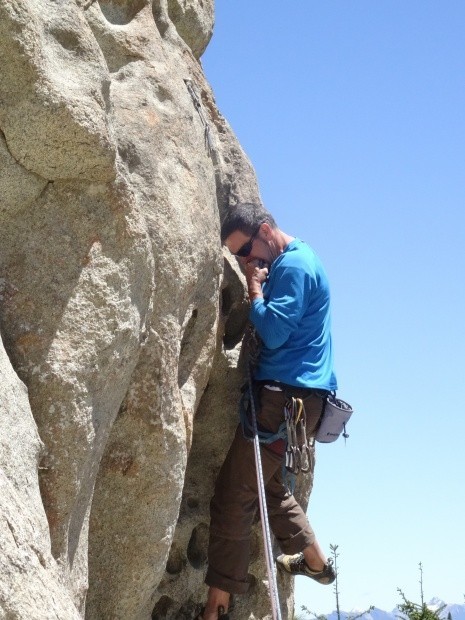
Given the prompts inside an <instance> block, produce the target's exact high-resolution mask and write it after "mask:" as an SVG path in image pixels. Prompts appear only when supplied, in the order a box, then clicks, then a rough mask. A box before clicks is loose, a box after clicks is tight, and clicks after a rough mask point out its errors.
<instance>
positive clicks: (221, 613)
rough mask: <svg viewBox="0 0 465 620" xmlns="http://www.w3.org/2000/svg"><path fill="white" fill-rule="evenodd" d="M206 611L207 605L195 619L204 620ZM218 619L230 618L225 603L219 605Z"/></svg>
mask: <svg viewBox="0 0 465 620" xmlns="http://www.w3.org/2000/svg"><path fill="white" fill-rule="evenodd" d="M204 611H205V607H204V608H203V609H202V611H201V612H200V613H199V615H198V616H196V617H195V620H203V612H204ZM218 620H229V616H228V614H227V613H225V611H224V607H223V605H220V606H219V607H218Z"/></svg>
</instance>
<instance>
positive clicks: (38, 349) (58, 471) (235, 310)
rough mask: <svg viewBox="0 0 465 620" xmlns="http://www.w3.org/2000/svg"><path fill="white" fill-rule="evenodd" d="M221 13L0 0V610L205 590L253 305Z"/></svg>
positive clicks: (122, 1) (103, 611)
mask: <svg viewBox="0 0 465 620" xmlns="http://www.w3.org/2000/svg"><path fill="white" fill-rule="evenodd" d="M212 28H213V0H153V2H152V1H151V0H59V1H58V0H0V63H1V66H2V77H1V80H0V332H1V335H2V337H3V342H4V345H5V349H6V351H7V352H8V356H9V359H8V357H7V356H6V354H5V353H4V351H3V349H2V350H1V352H0V353H1V355H0V362H1V379H2V381H1V384H0V443H1V446H2V452H1V454H0V484H1V493H0V510H1V513H0V514H1V517H2V521H1V525H0V528H1V529H0V539H1V545H0V617H1V618H8V620H10V619H11V620H13V619H16V618H17V619H23V618H26V617H27V618H33V619H37V620H40V619H44V620H49V619H51V618H59V619H61V620H70V619H73V618H79V617H81V618H82V617H84V616H85V617H86V618H88V619H89V620H110V619H111V620H118V619H123V618H124V619H125V620H139V619H140V620H146V619H148V618H151V617H152V618H165V617H166V618H184V617H185V618H189V617H191V615H192V612H193V611H195V610H198V609H199V608H200V604H201V601H202V600H203V599H204V596H205V589H204V587H203V586H202V585H201V584H202V579H203V574H204V569H205V559H206V556H205V546H206V532H207V529H208V502H207V499H206V498H207V497H209V495H210V494H211V491H212V486H213V478H214V474H215V471H217V469H218V467H219V465H220V463H221V461H222V459H223V457H224V453H225V450H226V446H227V444H228V442H229V439H230V437H231V436H232V432H233V428H234V426H235V406H236V405H235V403H236V401H237V395H238V390H239V386H240V383H241V375H240V370H239V369H238V368H237V359H238V352H237V349H234V347H236V346H237V345H238V343H239V342H240V339H241V336H242V333H243V329H244V325H245V321H246V316H247V304H246V301H245V297H244V287H243V280H242V276H241V274H240V273H239V272H238V270H237V266H236V265H235V261H234V260H233V259H231V257H229V256H223V253H222V250H221V247H220V240H219V226H220V218H221V216H222V214H223V213H224V212H225V210H226V209H228V208H230V207H231V206H232V205H234V204H235V203H236V202H237V201H238V200H260V198H259V192H258V188H257V183H256V179H255V175H254V172H253V169H252V167H251V165H250V163H249V161H248V160H247V158H246V156H245V155H244V153H243V151H242V149H241V147H240V145H239V144H238V142H237V140H236V138H235V136H234V135H233V133H232V132H231V129H230V127H229V126H228V124H227V122H226V121H225V119H224V118H223V117H222V116H221V114H220V113H219V111H218V110H217V108H216V105H215V102H214V98H213V95H212V93H211V90H210V88H209V85H208V84H207V83H206V81H205V77H204V75H203V72H202V68H201V65H200V62H199V58H200V56H201V54H202V52H203V51H204V49H205V47H206V46H207V44H208V41H209V39H210V36H211V33H212ZM9 360H11V365H10V361H9ZM13 368H14V370H13ZM24 386H27V393H26V388H25V387H24ZM207 388H208V389H207ZM27 394H28V396H29V398H28V397H27ZM225 403H226V404H225ZM29 406H30V409H29ZM31 411H32V415H31ZM39 437H40V439H39ZM191 447H192V450H191ZM189 452H191V458H190V460H189V464H188V455H189ZM206 454H207V455H208V456H207V457H206V456H205V455H206ZM186 468H187V474H186ZM39 484H40V493H39V486H38V485H39ZM183 489H184V495H183ZM178 518H179V524H178V528H177V531H176V538H175V542H174V543H173V539H174V536H175V530H176V525H177V523H178ZM258 544H259V543H258V542H257V548H258ZM256 556H257V557H258V553H257V554H256ZM165 569H166V570H165ZM252 572H253V573H254V574H255V583H256V586H255V587H254V588H252V591H251V594H250V595H249V596H248V597H244V598H243V600H242V601H241V603H240V609H241V610H242V611H241V612H240V615H238V616H237V617H238V618H239V617H240V618H241V620H242V618H246V617H251V618H252V617H253V618H262V617H267V609H268V605H267V602H266V592H265V587H264V586H263V584H262V580H263V579H264V573H263V565H262V563H261V561H260V560H258V561H257V562H255V564H253V565H252ZM286 587H287V586H286ZM287 591H288V588H287V590H286V593H287ZM238 613H239V612H238Z"/></svg>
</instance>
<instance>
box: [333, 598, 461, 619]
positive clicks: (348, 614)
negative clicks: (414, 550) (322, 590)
mask: <svg viewBox="0 0 465 620" xmlns="http://www.w3.org/2000/svg"><path fill="white" fill-rule="evenodd" d="M444 604H445V603H444V601H441V600H440V599H438V598H433V599H431V601H430V602H429V603H428V607H429V608H430V609H433V610H437V609H439V608H440V607H441V606H442V605H444ZM362 611H363V610H357V609H353V610H352V611H341V620H342V619H344V620H350V618H354V617H355V616H357V615H358V614H359V613H361V612H362ZM449 612H450V615H451V618H452V620H465V604H464V605H459V604H450V605H448V604H446V606H445V607H444V609H443V611H442V612H441V618H444V620H447V617H448V614H449ZM399 616H400V611H399V610H398V609H397V608H395V609H393V610H392V611H383V610H382V609H378V608H377V607H375V608H374V609H373V610H372V611H371V612H370V613H367V614H363V615H362V616H360V617H359V620H398V618H399ZM326 618H327V620H338V618H337V613H336V612H335V611H333V612H331V613H330V614H327V615H326Z"/></svg>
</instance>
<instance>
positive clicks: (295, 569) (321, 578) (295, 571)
mask: <svg viewBox="0 0 465 620" xmlns="http://www.w3.org/2000/svg"><path fill="white" fill-rule="evenodd" d="M276 563H277V564H278V566H279V567H280V568H281V569H282V570H284V571H286V572H287V573H290V574H291V575H304V576H305V577H310V579H314V580H315V581H318V583H322V584H324V585H327V584H330V583H333V581H334V580H335V579H336V573H335V571H334V568H333V561H332V559H331V558H330V559H329V560H327V562H326V564H325V567H324V568H323V570H321V571H314V570H312V569H311V568H309V566H308V564H307V562H306V561H305V557H304V554H303V553H296V554H295V555H285V554H284V553H283V554H282V555H278V557H277V558H276Z"/></svg>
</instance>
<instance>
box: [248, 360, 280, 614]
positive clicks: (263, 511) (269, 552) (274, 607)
mask: <svg viewBox="0 0 465 620" xmlns="http://www.w3.org/2000/svg"><path fill="white" fill-rule="evenodd" d="M247 379H248V382H249V390H250V394H251V399H250V409H251V413H252V426H253V447H254V453H255V468H256V472H257V485H258V501H259V505H260V515H261V519H260V520H261V522H262V532H263V541H264V544H265V559H266V570H267V573H268V583H269V595H270V600H271V612H272V616H273V620H281V608H280V605H279V595H278V583H277V580H276V566H275V563H274V560H273V549H272V546H271V535H270V524H269V521H268V508H267V506H266V496H265V482H264V480H263V469H262V459H261V456H260V440H259V437H258V429H257V416H256V413H255V403H254V398H253V384H252V371H251V362H250V361H248V363H247Z"/></svg>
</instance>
